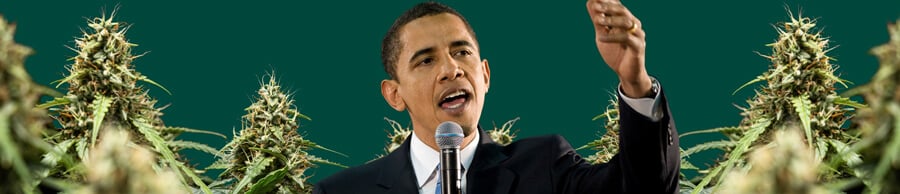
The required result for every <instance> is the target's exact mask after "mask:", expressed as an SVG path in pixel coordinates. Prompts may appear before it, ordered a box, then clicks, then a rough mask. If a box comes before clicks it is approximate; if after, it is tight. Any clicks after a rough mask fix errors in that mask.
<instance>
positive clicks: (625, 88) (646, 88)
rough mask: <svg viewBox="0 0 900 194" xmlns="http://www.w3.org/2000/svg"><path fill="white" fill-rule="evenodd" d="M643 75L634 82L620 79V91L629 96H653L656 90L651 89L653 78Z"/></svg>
mask: <svg viewBox="0 0 900 194" xmlns="http://www.w3.org/2000/svg"><path fill="white" fill-rule="evenodd" d="M643 77H644V78H640V79H637V80H638V81H634V82H628V81H624V80H622V81H620V82H621V83H622V93H623V94H624V95H625V96H628V97H630V98H644V97H652V96H655V94H656V93H658V91H656V92H654V90H653V84H654V80H653V78H651V77H650V76H643ZM657 88H658V87H657Z"/></svg>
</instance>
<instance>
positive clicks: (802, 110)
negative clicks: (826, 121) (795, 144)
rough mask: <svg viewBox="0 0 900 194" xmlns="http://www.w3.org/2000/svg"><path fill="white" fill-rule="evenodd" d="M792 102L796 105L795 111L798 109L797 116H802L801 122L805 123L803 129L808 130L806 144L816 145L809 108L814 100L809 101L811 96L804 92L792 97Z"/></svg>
mask: <svg viewBox="0 0 900 194" xmlns="http://www.w3.org/2000/svg"><path fill="white" fill-rule="evenodd" d="M791 104H793V105H794V111H797V116H798V117H800V123H801V124H803V131H804V132H806V143H807V144H806V145H808V146H809V147H815V146H816V145H815V144H813V137H812V124H811V121H810V119H811V117H812V114H811V113H810V110H809V109H810V106H811V105H810V104H812V102H810V101H809V96H808V95H806V94H803V95H801V96H798V97H794V98H792V99H791Z"/></svg>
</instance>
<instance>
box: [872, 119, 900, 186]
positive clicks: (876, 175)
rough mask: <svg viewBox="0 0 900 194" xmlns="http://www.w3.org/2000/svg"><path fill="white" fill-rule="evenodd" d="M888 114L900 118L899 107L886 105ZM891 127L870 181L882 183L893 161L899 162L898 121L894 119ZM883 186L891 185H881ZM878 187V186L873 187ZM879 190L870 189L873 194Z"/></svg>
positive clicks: (899, 127) (899, 121)
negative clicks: (890, 134)
mask: <svg viewBox="0 0 900 194" xmlns="http://www.w3.org/2000/svg"><path fill="white" fill-rule="evenodd" d="M887 110H888V112H890V113H891V114H893V115H894V116H895V117H900V106H898V105H897V104H895V103H892V104H890V105H888V107H887ZM891 124H892V125H893V129H894V132H893V137H891V138H890V139H888V142H887V145H885V148H884V153H883V156H882V157H881V159H880V160H878V164H877V165H876V166H875V170H873V173H872V179H873V180H877V182H883V181H884V180H885V176H887V174H888V172H889V171H890V170H891V166H892V165H894V163H895V161H897V160H900V158H898V156H900V154H898V153H900V119H894V123H891ZM883 184H892V183H883ZM875 187H878V186H875ZM879 189H881V188H872V190H873V193H878V192H880V190H879Z"/></svg>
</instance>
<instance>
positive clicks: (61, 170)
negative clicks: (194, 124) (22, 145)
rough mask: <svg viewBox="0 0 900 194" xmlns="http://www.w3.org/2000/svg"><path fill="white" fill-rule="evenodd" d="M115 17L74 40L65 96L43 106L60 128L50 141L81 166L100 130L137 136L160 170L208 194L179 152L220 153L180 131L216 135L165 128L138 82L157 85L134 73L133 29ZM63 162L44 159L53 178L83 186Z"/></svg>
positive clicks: (99, 21)
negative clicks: (130, 38) (156, 156)
mask: <svg viewBox="0 0 900 194" xmlns="http://www.w3.org/2000/svg"><path fill="white" fill-rule="evenodd" d="M114 17H115V12H113V14H111V15H110V16H109V17H107V16H105V15H104V16H102V17H99V18H93V19H89V20H88V27H89V28H88V31H85V30H84V29H82V33H83V36H82V37H80V38H78V39H76V40H75V47H76V48H71V49H72V50H73V51H75V52H76V54H77V55H76V56H75V57H72V58H71V59H70V60H71V61H73V63H72V64H71V65H69V66H67V69H68V70H69V74H68V75H67V76H66V77H65V78H63V79H61V80H58V81H57V82H58V83H59V85H57V87H59V86H60V85H62V84H68V85H69V88H68V91H67V93H66V94H65V95H64V96H63V97H58V98H55V99H53V100H52V101H50V102H47V103H45V104H43V105H41V106H39V107H53V108H52V109H50V110H51V111H53V114H54V117H55V119H56V120H57V121H58V122H59V125H60V126H61V128H60V129H59V132H57V133H53V134H49V135H48V137H46V139H47V140H48V141H50V142H51V143H53V144H55V148H54V149H55V150H56V151H57V152H58V153H65V154H69V155H74V156H76V158H77V159H78V161H83V160H86V159H88V158H90V156H89V153H90V151H89V150H90V149H91V148H92V147H95V146H96V145H97V144H98V141H99V139H98V135H99V134H100V132H101V131H102V130H126V131H129V132H130V133H132V134H139V135H136V136H134V137H132V138H131V141H133V142H135V143H136V144H139V145H147V146H151V147H153V151H154V152H155V153H157V154H159V155H160V158H161V159H160V161H159V162H160V165H161V166H162V167H165V168H171V169H174V170H175V171H176V172H177V173H176V175H178V176H177V177H178V179H179V180H180V181H181V183H183V184H184V185H185V186H196V187H199V188H200V189H202V190H203V191H204V192H207V193H209V192H210V190H209V189H208V187H207V186H206V184H205V183H204V182H203V181H201V179H200V177H198V176H197V174H196V173H197V172H195V171H196V170H195V169H193V168H192V167H191V166H189V165H188V164H186V162H183V161H180V160H179V159H181V157H180V156H179V155H178V154H177V153H178V151H179V150H181V149H183V148H190V149H197V150H200V151H205V152H210V153H213V154H216V149H214V148H211V147H209V146H207V145H204V144H200V143H195V142H189V141H181V140H175V138H176V137H177V136H178V135H179V134H181V133H182V132H199V133H209V134H216V133H212V132H206V131H200V130H193V129H187V128H181V127H167V126H165V125H164V124H163V121H162V120H161V119H160V116H161V115H162V112H161V109H162V108H157V107H155V104H156V100H154V99H152V98H151V97H150V96H149V95H148V91H147V90H146V89H144V88H143V87H141V86H140V85H138V81H143V82H147V83H150V84H153V85H156V86H159V84H157V83H156V82H154V81H152V80H150V79H148V78H147V77H146V76H144V75H142V74H141V73H140V72H138V71H136V70H135V69H134V64H133V63H132V62H133V61H134V59H136V58H138V57H140V56H141V55H132V53H131V49H132V47H133V46H136V45H135V44H133V43H131V42H128V40H127V39H126V38H125V33H126V32H127V31H128V29H129V27H128V26H125V25H124V24H121V23H119V22H115V21H113V18H114ZM159 87H160V88H162V86H159ZM163 90H165V88H163ZM166 92H168V91H167V90H166ZM110 127H111V128H110ZM107 128H109V129H107ZM217 135H218V134H217ZM221 136H222V137H223V138H224V135H221ZM59 158H61V157H60V154H56V153H51V154H48V155H46V156H45V161H44V162H45V163H47V164H48V165H51V166H56V169H54V170H53V171H51V172H50V175H51V176H53V177H62V178H66V179H69V180H73V181H76V182H80V181H83V179H84V177H83V176H84V175H83V174H82V173H80V172H79V171H77V170H73V169H70V168H67V167H65V166H69V165H67V164H62V165H61V164H59V163H60V162H61V161H60V160H59Z"/></svg>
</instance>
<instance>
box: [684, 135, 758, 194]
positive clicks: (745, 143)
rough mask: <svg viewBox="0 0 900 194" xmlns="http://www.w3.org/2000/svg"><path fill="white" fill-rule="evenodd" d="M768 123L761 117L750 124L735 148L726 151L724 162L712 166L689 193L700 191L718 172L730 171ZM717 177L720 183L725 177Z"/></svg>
mask: <svg viewBox="0 0 900 194" xmlns="http://www.w3.org/2000/svg"><path fill="white" fill-rule="evenodd" d="M770 124H772V122H771V121H769V120H765V119H761V120H759V121H757V122H756V123H754V124H753V125H752V126H750V128H749V129H748V130H747V132H746V133H745V134H744V136H743V137H741V139H740V140H739V141H738V144H737V145H736V146H735V148H734V149H733V150H731V152H729V153H728V158H727V159H726V160H725V162H724V163H723V164H722V165H719V166H716V167H715V168H713V169H712V171H710V172H709V174H707V175H706V177H703V180H701V181H700V184H697V187H696V188H694V191H692V192H691V193H692V194H697V193H700V191H702V190H703V189H704V187H706V185H708V184H709V182H710V181H712V179H713V178H714V177H717V175H719V173H722V174H725V173H728V172H729V171H731V168H732V167H734V165H736V163H737V162H738V161H739V160H741V156H743V155H744V154H745V153H746V152H747V151H748V150H749V148H750V145H751V144H752V143H753V142H755V141H756V140H757V139H759V135H761V134H762V133H763V132H765V131H766V127H769V125H770ZM718 177H719V178H718V181H717V182H719V183H721V182H722V180H724V179H725V176H724V175H719V176H718ZM717 186H718V185H717Z"/></svg>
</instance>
